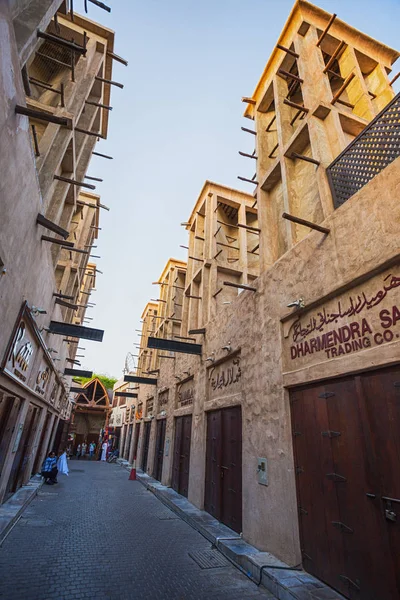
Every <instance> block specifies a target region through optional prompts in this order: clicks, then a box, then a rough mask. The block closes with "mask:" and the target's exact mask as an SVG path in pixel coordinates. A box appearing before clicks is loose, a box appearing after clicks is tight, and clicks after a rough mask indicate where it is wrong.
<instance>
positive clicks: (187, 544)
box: [0, 461, 273, 600]
mask: <svg viewBox="0 0 400 600" xmlns="http://www.w3.org/2000/svg"><path fill="white" fill-rule="evenodd" d="M69 467H70V470H71V472H70V476H69V478H65V477H59V481H60V483H59V484H58V485H54V486H43V487H42V489H41V491H40V492H39V495H38V497H37V498H36V499H35V500H34V501H33V502H32V504H31V505H30V506H29V507H28V509H27V510H26V511H25V513H24V515H23V517H22V519H21V520H20V521H19V522H18V524H17V525H16V526H15V527H14V529H13V530H12V532H11V533H10V535H9V536H8V538H7V539H6V540H5V541H4V542H3V545H2V547H1V548H0V598H4V599H5V600H47V599H49V600H50V599H51V600H62V599H65V600H77V599H81V598H88V599H93V600H105V599H110V600H111V599H112V600H122V599H130V600H131V599H134V600H136V599H138V600H139V599H140V600H142V599H143V600H155V599H157V600H203V599H207V600H211V599H218V600H267V599H268V598H269V599H271V598H273V596H272V595H271V594H270V593H269V592H267V591H265V590H263V589H259V588H257V586H256V585H255V584H253V583H252V582H251V581H250V580H249V579H247V578H246V577H245V576H244V575H242V574H241V573H240V572H239V571H238V570H237V569H236V568H235V567H233V566H232V565H231V564H230V563H227V564H226V566H224V567H219V568H212V569H202V568H201V567H200V566H199V565H198V564H197V563H196V562H195V561H194V560H193V559H192V558H191V557H190V556H189V552H190V553H194V552H198V551H204V550H210V548H211V545H210V543H209V542H208V541H207V540H206V539H205V538H203V537H202V536H201V535H200V534H199V533H198V532H197V531H195V530H193V529H192V528H191V527H190V526H189V525H187V524H186V523H185V522H184V521H182V520H181V519H180V518H179V517H177V516H176V515H175V514H174V513H172V512H171V511H170V510H169V509H168V508H167V507H165V506H164V505H163V504H162V503H161V502H160V501H159V500H158V499H157V498H155V497H154V496H153V494H152V493H151V492H149V491H147V490H146V489H145V488H144V487H143V486H142V484H141V483H139V482H138V481H128V473H127V471H126V470H125V469H121V468H120V467H118V466H115V465H109V464H107V463H99V462H93V463H90V462H84V461H79V462H78V461H70V462H69ZM215 552H216V551H215ZM218 556H219V557H221V556H222V555H220V554H219V553H218Z"/></svg>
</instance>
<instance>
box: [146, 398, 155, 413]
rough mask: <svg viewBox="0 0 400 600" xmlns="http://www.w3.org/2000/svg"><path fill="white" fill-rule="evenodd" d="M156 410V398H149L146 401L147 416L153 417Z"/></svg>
mask: <svg viewBox="0 0 400 600" xmlns="http://www.w3.org/2000/svg"><path fill="white" fill-rule="evenodd" d="M153 411H154V398H149V399H148V400H147V402H146V417H152V416H153Z"/></svg>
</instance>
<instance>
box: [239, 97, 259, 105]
mask: <svg viewBox="0 0 400 600" xmlns="http://www.w3.org/2000/svg"><path fill="white" fill-rule="evenodd" d="M242 102H246V104H253V105H254V104H256V101H255V100H253V98H247V96H243V97H242Z"/></svg>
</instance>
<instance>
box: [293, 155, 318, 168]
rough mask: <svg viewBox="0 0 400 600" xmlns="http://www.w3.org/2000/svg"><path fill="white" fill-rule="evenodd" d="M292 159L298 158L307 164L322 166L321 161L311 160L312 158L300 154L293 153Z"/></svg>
mask: <svg viewBox="0 0 400 600" xmlns="http://www.w3.org/2000/svg"><path fill="white" fill-rule="evenodd" d="M290 158H298V159H299V160H305V161H306V162H309V163H313V164H314V165H317V167H318V166H319V165H320V162H319V160H315V158H311V157H310V156H304V154H298V152H292V153H291V155H290Z"/></svg>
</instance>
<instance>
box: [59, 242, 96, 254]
mask: <svg viewBox="0 0 400 600" xmlns="http://www.w3.org/2000/svg"><path fill="white" fill-rule="evenodd" d="M62 246H63V248H64V250H69V251H70V252H78V253H79V254H90V252H89V251H88V250H81V249H80V248H70V247H69V246H65V243H64V244H62Z"/></svg>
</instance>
